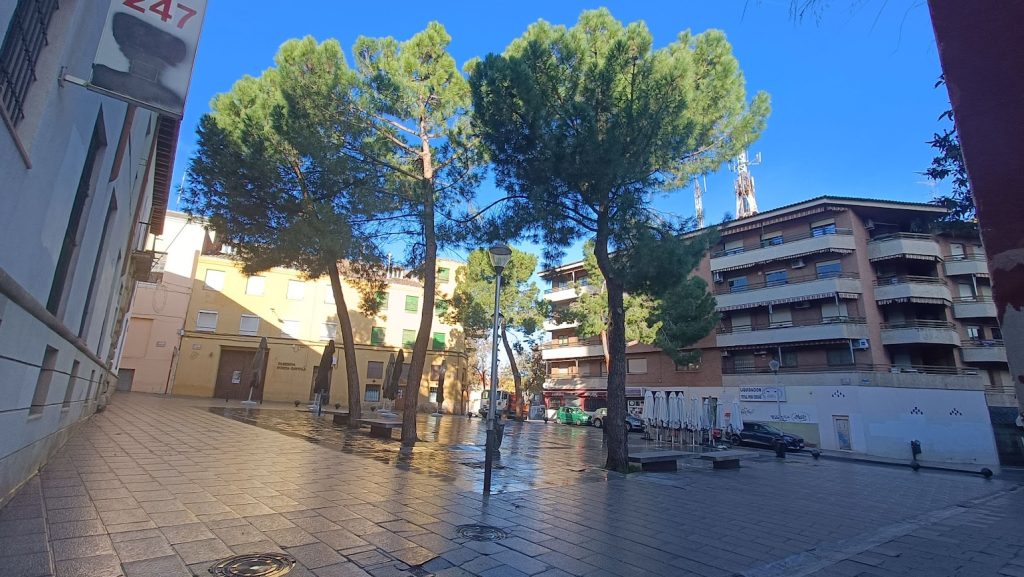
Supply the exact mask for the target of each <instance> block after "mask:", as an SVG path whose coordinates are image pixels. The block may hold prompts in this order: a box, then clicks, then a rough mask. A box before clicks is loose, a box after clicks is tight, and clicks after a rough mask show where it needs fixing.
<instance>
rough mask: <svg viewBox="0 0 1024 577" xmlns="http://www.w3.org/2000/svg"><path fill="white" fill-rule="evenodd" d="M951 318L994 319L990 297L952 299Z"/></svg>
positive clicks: (994, 312) (994, 307)
mask: <svg viewBox="0 0 1024 577" xmlns="http://www.w3.org/2000/svg"><path fill="white" fill-rule="evenodd" d="M953 317H954V318H958V319H976V318H983V317H988V318H993V319H994V318H996V303H995V301H993V300H992V297H984V296H977V297H960V298H956V299H953Z"/></svg>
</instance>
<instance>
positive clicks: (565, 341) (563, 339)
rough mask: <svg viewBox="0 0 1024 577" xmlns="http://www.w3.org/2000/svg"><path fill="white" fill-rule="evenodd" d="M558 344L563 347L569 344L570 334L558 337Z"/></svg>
mask: <svg viewBox="0 0 1024 577" xmlns="http://www.w3.org/2000/svg"><path fill="white" fill-rule="evenodd" d="M558 344H559V345H560V346H563V347H564V346H566V345H568V344H569V336H568V335H562V336H560V337H558Z"/></svg>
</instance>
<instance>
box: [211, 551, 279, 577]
mask: <svg viewBox="0 0 1024 577" xmlns="http://www.w3.org/2000/svg"><path fill="white" fill-rule="evenodd" d="M292 567H295V557H292V556H291V555H284V554H282V553H250V554H248V555H236V556H234V557H229V558H227V559H224V560H223V561H219V562H218V563H217V564H216V565H214V566H213V567H210V573H213V574H214V575H217V576H218V577H278V575H284V574H285V573H288V572H289V571H291V570H292Z"/></svg>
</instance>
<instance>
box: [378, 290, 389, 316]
mask: <svg viewBox="0 0 1024 577" xmlns="http://www.w3.org/2000/svg"><path fill="white" fill-rule="evenodd" d="M377 302H378V303H379V306H378V307H377V308H378V309H379V310H380V311H381V312H383V311H386V310H388V293H386V292H384V291H380V292H379V293H377Z"/></svg>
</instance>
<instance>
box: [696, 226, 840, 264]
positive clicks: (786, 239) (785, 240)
mask: <svg viewBox="0 0 1024 577" xmlns="http://www.w3.org/2000/svg"><path fill="white" fill-rule="evenodd" d="M833 235H843V236H852V235H853V231H852V230H850V229H848V228H837V229H835V230H834V231H830V232H818V233H813V232H808V233H803V234H798V235H784V236H782V237H777V236H776V237H772V239H771V240H765V241H762V242H761V243H760V244H758V245H757V246H752V247H749V248H748V247H746V246H743V247H737V248H730V249H725V250H720V251H717V252H713V253H711V258H720V257H723V256H732V255H734V254H742V253H747V252H754V251H756V250H761V249H763V248H771V247H773V246H782V245H786V244H789V243H792V242H797V241H799V240H807V239H809V238H820V237H823V236H833ZM776 238H782V241H781V242H772V241H773V240H774V239H776Z"/></svg>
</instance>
